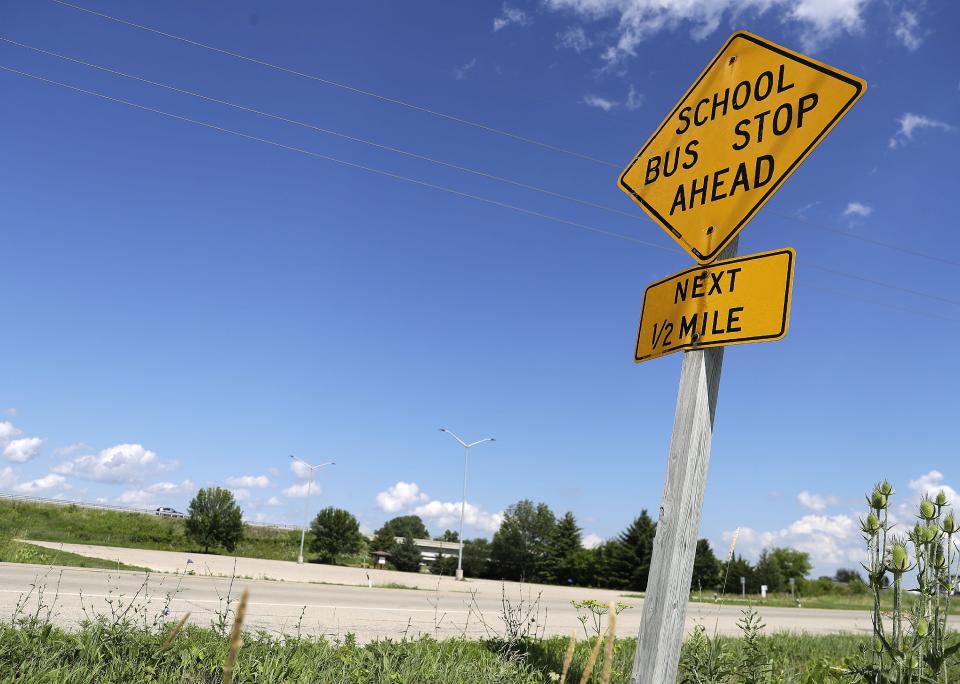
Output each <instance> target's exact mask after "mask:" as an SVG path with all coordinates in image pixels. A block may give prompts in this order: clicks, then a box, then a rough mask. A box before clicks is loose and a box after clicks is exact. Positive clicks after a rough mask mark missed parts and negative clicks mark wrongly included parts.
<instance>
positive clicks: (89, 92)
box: [0, 65, 960, 323]
mask: <svg viewBox="0 0 960 684" xmlns="http://www.w3.org/2000/svg"><path fill="white" fill-rule="evenodd" d="M0 70H3V71H6V72H9V73H12V74H15V75H18V76H22V77H25V78H30V79H33V80H36V81H41V82H43V83H47V84H49V85H55V86H58V87H61V88H65V89H67V90H71V91H73V92H76V93H81V94H84V95H91V96H93V97H97V98H100V99H103V100H107V101H110V102H116V103H118V104H123V105H126V106H128V107H131V108H134V109H139V110H141V111H146V112H151V113H154V114H160V115H162V116H166V117H169V118H171V119H175V120H178V121H183V122H185V123H190V124H194V125H196V126H201V127H203V128H208V129H211V130H215V131H219V132H221V133H227V134H230V135H234V136H237V137H240V138H244V139H246V140H252V141H254V142H260V143H264V144H267V145H270V146H273V147H277V148H280V149H285V150H289V151H291V152H297V153H300V154H304V155H307V156H310V157H315V158H318V159H324V160H327V161H332V162H335V163H338V164H341V165H343V166H347V167H350V168H355V169H360V170H363V171H367V172H370V173H375V174H378V175H381V176H386V177H389V178H394V179H397V180H402V181H406V182H409V183H413V184H415V185H419V186H422V187H427V188H430V189H433V190H439V191H441V192H447V193H450V194H453V195H456V196H459V197H465V198H468V199H473V200H477V201H479V202H484V203H486V204H491V205H493V206H498V207H502V208H505V209H511V210H513V211H518V212H520V213H523V214H527V215H530V216H536V217H538V218H543V219H546V220H549V221H555V222H558V223H562V224H564V225H568V226H572V227H576V228H581V229H584V230H587V231H589V232H592V233H597V234H601V235H605V236H608V237H613V238H617V239H621V240H625V241H628V242H632V243H635V244H641V245H644V246H646V247H653V248H656V249H661V250H664V251H670V252H679V250H677V249H676V248H669V247H663V246H661V245H656V244H653V243H649V242H645V241H643V240H638V239H637V238H634V237H631V236H628V235H623V234H620V233H615V232H613V231H608V230H604V229H600V228H595V227H593V226H588V225H586V224H582V223H577V222H575V221H568V220H567V219H563V218H560V217H557V216H551V215H549V214H544V213H541V212H538V211H533V210H530V209H525V208H523V207H518V206H515V205H512V204H507V203H505V202H499V201H497V200H491V199H489V198H486V197H481V196H479V195H473V194H470V193H466V192H461V191H459V190H454V189H452V188H447V187H444V186H440V185H435V184H433V183H427V182H425V181H421V180H418V179H415V178H410V177H408V176H402V175H400V174H395V173H391V172H389V171H383V170H381V169H377V168H373V167H369V166H364V165H362V164H356V163H354V162H349V161H345V160H342V159H338V158H336V157H331V156H329V155H325V154H320V153H318V152H313V151H311V150H305V149H302V148H299V147H294V146H292V145H285V144H283V143H279V142H276V141H273V140H268V139H266V138H260V137H257V136H254V135H249V134H247V133H242V132H240V131H235V130H232V129H229V128H224V127H222V126H217V125H215V124H211V123H207V122H205V121H198V120H196V119H191V118H188V117H185V116H181V115H179V114H173V113H170V112H166V111H163V110H160V109H156V108H153V107H147V106H145V105H141V104H137V103H135V102H130V101H128V100H123V99H120V98H116V97H112V96H110V95H104V94H102V93H98V92H96V91H92V90H86V89H84V88H80V87H77V86H74V85H71V84H68V83H62V82H60V81H55V80H53V79H48V78H45V77H43V76H39V75H36V74H31V73H28V72H25V71H20V70H18V69H13V68H11V67H7V66H4V65H0ZM841 275H847V274H841ZM854 277H856V276H854ZM813 288H814V289H818V290H821V291H823V292H827V293H830V294H836V295H840V296H844V297H847V298H850V299H854V300H858V301H862V302H867V303H870V304H875V305H878V306H884V307H887V308H891V309H896V310H901V311H907V312H910V313H914V314H918V315H921V316H928V317H931V318H937V319H940V320H945V321H950V322H954V323H956V322H960V320H958V319H956V318H951V317H947V316H942V315H939V314H935V313H931V312H927V311H922V310H919V309H914V308H911V307H905V306H898V305H895V304H889V303H887V302H881V301H877V300H872V299H866V298H863V297H858V296H856V295H850V294H848V293H845V292H841V291H837V290H831V289H828V288H823V287H819V286H816V285H814V286H813ZM917 294H920V293H917ZM924 296H929V295H924Z"/></svg>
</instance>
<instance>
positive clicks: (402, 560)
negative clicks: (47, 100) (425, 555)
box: [390, 534, 421, 572]
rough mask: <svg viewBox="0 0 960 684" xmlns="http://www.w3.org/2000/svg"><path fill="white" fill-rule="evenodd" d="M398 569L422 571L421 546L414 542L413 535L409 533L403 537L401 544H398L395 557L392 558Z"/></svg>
mask: <svg viewBox="0 0 960 684" xmlns="http://www.w3.org/2000/svg"><path fill="white" fill-rule="evenodd" d="M390 560H391V561H392V562H393V566H394V567H395V568H396V569H397V570H401V571H403V572H419V571H420V561H421V556H420V548H419V547H418V546H417V545H416V544H415V543H414V541H413V537H411V536H410V535H409V534H408V535H406V536H405V537H404V538H403V541H402V542H401V543H400V544H397V548H396V551H395V552H394V554H393V558H391V559H390Z"/></svg>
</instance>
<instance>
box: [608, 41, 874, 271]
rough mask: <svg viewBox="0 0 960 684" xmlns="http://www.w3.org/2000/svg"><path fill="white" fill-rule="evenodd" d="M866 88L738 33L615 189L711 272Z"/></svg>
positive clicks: (840, 73)
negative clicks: (711, 265) (712, 265)
mask: <svg viewBox="0 0 960 684" xmlns="http://www.w3.org/2000/svg"><path fill="white" fill-rule="evenodd" d="M866 87H867V84H866V82H865V81H864V80H862V79H860V78H857V77H856V76H852V75H850V74H848V73H845V72H843V71H840V70H839V69H835V68H833V67H831V66H827V65H826V64H823V63H821V62H818V61H816V60H813V59H810V58H809V57H805V56H804V55H801V54H799V53H796V52H793V51H792V50H788V49H787V48H784V47H781V46H779V45H776V44H774V43H771V42H770V41H767V40H764V39H763V38H759V37H758V36H755V35H753V34H750V33H747V32H746V31H738V32H737V33H734V34H733V35H732V36H731V37H730V39H729V40H727V42H726V44H725V45H724V46H723V48H722V49H721V50H720V52H719V54H717V56H716V57H714V59H713V61H711V62H710V64H709V65H708V66H707V68H706V69H705V70H704V72H703V73H702V74H700V77H699V78H698V79H697V80H696V82H695V83H694V84H693V86H691V88H690V90H688V91H687V93H686V94H685V95H684V96H683V98H682V99H681V100H680V102H679V103H678V104H677V106H676V107H675V108H674V110H673V111H672V112H670V115H669V116H668V117H667V118H666V119H665V120H664V121H663V123H662V124H660V127H659V128H658V129H657V131H656V132H655V133H654V134H653V135H652V136H651V138H650V139H649V140H648V141H647V143H646V144H645V145H644V146H643V148H642V149H641V150H640V152H639V153H638V154H637V156H636V157H634V159H633V161H631V162H630V165H629V166H628V167H627V168H626V170H625V171H624V172H623V174H622V175H621V176H620V181H619V185H620V188H621V189H622V190H623V191H624V192H626V193H627V194H628V195H630V197H632V198H633V199H634V200H635V201H636V202H637V203H638V204H640V206H641V207H643V209H644V210H645V211H646V212H647V214H649V215H650V217H651V218H652V219H653V220H654V221H656V222H657V223H658V224H660V226H661V227H663V228H664V229H665V230H666V231H667V232H668V233H669V234H670V235H671V236H672V237H673V238H674V239H675V240H676V241H677V242H678V243H680V245H681V246H682V247H683V248H684V249H685V250H686V251H687V252H689V253H690V255H691V256H693V258H694V259H696V260H697V261H698V262H699V263H701V264H706V263H710V262H711V261H713V260H714V259H716V258H717V255H718V254H719V253H720V251H721V250H722V249H723V248H724V247H725V246H726V245H727V244H728V243H729V242H730V241H731V240H732V239H733V238H734V236H735V235H736V234H737V233H739V232H740V230H742V229H743V227H744V226H745V225H746V224H747V222H748V221H750V219H751V218H753V216H754V215H755V214H756V213H757V211H758V210H759V209H760V207H761V206H763V204H764V203H765V202H766V201H767V200H768V199H769V198H770V196H771V195H773V193H774V192H776V191H777V190H778V189H779V187H780V186H781V185H782V184H783V182H784V181H785V180H786V179H787V177H788V176H790V174H791V173H793V171H794V170H795V169H796V168H797V166H799V165H800V163H801V162H802V161H803V160H804V159H805V158H806V157H807V155H808V154H810V152H811V151H812V150H813V148H814V147H816V146H817V145H818V144H819V143H820V141H821V140H823V138H824V136H825V135H826V134H827V133H828V132H829V131H830V129H832V128H833V127H834V126H835V125H836V123H837V122H838V121H839V120H840V118H841V117H843V115H844V114H846V113H847V111H849V109H850V107H852V106H853V104H854V103H855V102H856V101H857V100H858V99H859V98H860V96H861V95H862V94H863V92H864V90H866Z"/></svg>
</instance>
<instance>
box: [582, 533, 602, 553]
mask: <svg viewBox="0 0 960 684" xmlns="http://www.w3.org/2000/svg"><path fill="white" fill-rule="evenodd" d="M602 543H603V537H601V536H600V535H599V534H593V533H592V532H591V533H590V534H588V535H586V536H585V537H584V538H583V548H585V549H595V548H597V547H598V546H600V545H601V544H602Z"/></svg>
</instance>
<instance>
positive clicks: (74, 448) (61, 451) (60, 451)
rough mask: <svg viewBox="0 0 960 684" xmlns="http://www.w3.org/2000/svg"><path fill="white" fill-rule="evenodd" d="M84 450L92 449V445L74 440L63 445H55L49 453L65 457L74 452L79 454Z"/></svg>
mask: <svg viewBox="0 0 960 684" xmlns="http://www.w3.org/2000/svg"><path fill="white" fill-rule="evenodd" d="M84 451H93V447H92V446H90V445H89V444H84V443H83V442H74V443H73V444H68V445H67V446H64V447H57V448H56V449H54V450H53V451H51V452H50V455H51V456H53V457H54V458H66V457H67V456H73V455H74V454H81V453H83V452H84Z"/></svg>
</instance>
